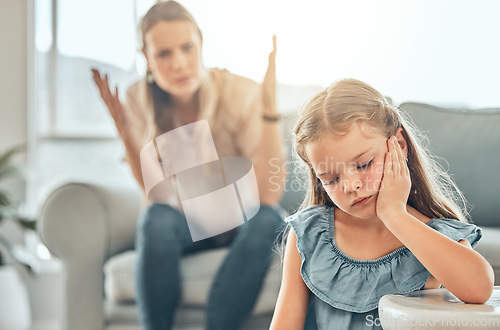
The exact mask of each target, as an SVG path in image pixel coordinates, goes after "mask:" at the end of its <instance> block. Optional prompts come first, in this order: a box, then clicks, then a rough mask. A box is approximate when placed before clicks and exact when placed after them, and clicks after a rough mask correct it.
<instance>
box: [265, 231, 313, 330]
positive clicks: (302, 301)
mask: <svg viewBox="0 0 500 330" xmlns="http://www.w3.org/2000/svg"><path fill="white" fill-rule="evenodd" d="M301 262H302V261H301V259H300V255H299V251H298V250H297V237H296V236H295V233H294V231H293V230H292V229H290V232H289V233H288V238H287V243H286V248H285V260H284V262H283V278H282V281H281V288H280V293H279V295H278V301H277V303H276V308H275V310H274V315H273V320H272V321H271V326H270V329H271V330H281V329H286V330H289V329H290V330H293V329H300V330H302V329H304V324H305V321H306V316H307V307H308V305H309V295H310V291H309V289H308V288H307V286H306V285H305V283H304V281H303V280H302V277H301V276H300V265H301Z"/></svg>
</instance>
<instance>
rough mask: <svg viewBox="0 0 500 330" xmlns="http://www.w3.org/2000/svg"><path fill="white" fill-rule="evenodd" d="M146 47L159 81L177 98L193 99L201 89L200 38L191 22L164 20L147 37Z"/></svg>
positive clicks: (155, 77)
mask: <svg viewBox="0 0 500 330" xmlns="http://www.w3.org/2000/svg"><path fill="white" fill-rule="evenodd" d="M144 44H145V49H144V50H143V52H144V55H145V56H146V60H147V62H148V66H149V69H150V70H151V73H152V74H153V77H154V79H155V81H156V84H157V85H158V86H159V87H160V88H161V89H163V90H164V91H165V92H167V93H169V94H170V95H171V96H172V97H173V98H174V99H175V98H179V99H183V100H186V99H190V98H192V97H193V95H194V93H196V91H197V90H198V89H199V88H200V86H201V80H202V74H203V63H202V60H201V40H200V36H199V34H198V32H197V31H196V29H195V27H194V26H193V24H192V23H190V22H188V21H183V20H175V21H161V22H158V23H156V24H155V25H153V26H152V27H151V28H150V29H149V30H148V32H146V34H145V36H144Z"/></svg>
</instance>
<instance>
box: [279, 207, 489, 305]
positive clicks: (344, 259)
mask: <svg viewBox="0 0 500 330" xmlns="http://www.w3.org/2000/svg"><path fill="white" fill-rule="evenodd" d="M333 215H334V209H333V208H332V207H329V206H325V205H320V206H313V207H310V208H307V209H304V210H302V211H300V212H298V213H296V214H294V215H293V216H291V217H288V218H287V219H286V221H287V222H289V223H290V225H291V226H292V228H293V230H294V232H295V234H296V236H297V249H298V251H299V254H300V257H301V259H302V264H301V268H300V273H301V276H302V278H303V280H304V283H305V284H306V285H307V287H308V288H309V290H311V292H312V293H313V294H314V295H315V296H316V297H317V298H319V299H321V300H322V301H324V302H325V303H327V304H329V305H330V306H332V307H334V308H337V309H342V310H345V311H349V312H356V313H365V312H368V311H371V310H373V309H375V308H377V307H378V301H379V300H380V298H382V296H384V295H386V294H397V293H400V294H401V293H406V292H411V291H416V290H420V289H423V288H424V287H425V283H426V282H427V280H428V279H429V277H430V276H431V274H430V273H429V272H428V271H427V269H425V267H424V266H423V265H422V264H421V263H420V262H419V261H418V259H417V258H416V257H415V256H414V255H413V254H412V253H411V251H410V250H409V249H407V248H406V247H401V248H399V249H397V250H395V251H393V252H391V253H389V254H387V255H385V256H383V257H381V258H378V259H375V260H358V259H353V258H351V257H349V256H347V255H346V254H344V253H343V252H342V251H341V250H340V249H339V248H338V247H337V245H336V243H335V240H334V237H335V235H334V221H333V220H334V219H333ZM428 225H429V226H430V227H431V228H433V229H435V230H437V231H439V232H440V233H442V234H444V235H446V236H448V237H450V238H451V239H453V240H455V241H459V240H461V239H468V240H469V242H471V245H475V244H476V243H477V241H478V240H479V238H480V237H481V230H480V229H479V228H478V227H476V226H474V225H472V224H466V223H463V222H460V221H457V220H451V219H433V220H431V221H429V222H428Z"/></svg>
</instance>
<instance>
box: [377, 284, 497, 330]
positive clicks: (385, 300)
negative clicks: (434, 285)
mask: <svg viewBox="0 0 500 330" xmlns="http://www.w3.org/2000/svg"><path fill="white" fill-rule="evenodd" d="M378 308H379V317H380V323H381V325H382V328H383V329H384V330H409V329H483V330H487V329H488V330H489V329H500V286H496V287H495V288H494V290H493V294H492V295H491V298H490V299H489V300H488V301H487V302H486V303H484V304H466V303H463V302H461V301H460V300H458V299H457V298H456V297H455V296H454V295H452V294H451V293H450V292H449V291H448V290H446V289H432V290H422V291H415V292H410V293H407V294H403V295H386V296H384V297H382V299H380V302H379V307H378Z"/></svg>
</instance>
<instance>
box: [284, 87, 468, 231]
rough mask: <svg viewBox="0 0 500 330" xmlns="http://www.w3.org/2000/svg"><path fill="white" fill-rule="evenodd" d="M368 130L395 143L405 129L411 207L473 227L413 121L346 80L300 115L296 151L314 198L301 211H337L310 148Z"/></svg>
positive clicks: (375, 94)
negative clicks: (359, 128)
mask: <svg viewBox="0 0 500 330" xmlns="http://www.w3.org/2000/svg"><path fill="white" fill-rule="evenodd" d="M355 123H361V124H367V125H368V126H370V127H372V128H374V129H376V130H377V131H378V132H380V133H382V134H383V135H384V136H386V137H387V138H389V137H390V136H391V135H394V134H395V133H396V130H397V129H398V128H399V127H401V128H402V129H403V131H402V134H403V136H404V138H405V140H406V142H407V144H408V167H409V170H410V176H411V183H412V187H411V191H410V195H409V198H408V205H410V206H412V207H413V208H415V209H416V210H418V211H419V212H420V213H422V214H424V215H426V216H428V217H430V218H452V219H457V220H460V221H463V222H468V213H467V202H466V200H465V198H464V196H463V194H462V193H461V192H460V190H459V189H458V187H457V186H456V184H455V183H454V182H453V180H452V179H451V177H450V176H449V175H448V173H446V171H445V170H444V169H443V168H442V167H441V166H440V165H439V164H438V162H437V161H436V157H435V156H432V155H431V153H430V152H429V149H428V147H427V146H428V140H427V139H426V138H425V137H424V136H423V135H422V134H421V133H420V131H419V130H418V129H417V128H416V127H415V125H414V124H413V122H412V121H411V119H410V118H409V117H408V116H407V115H406V114H404V113H403V112H402V111H400V110H399V109H398V108H396V107H394V106H392V105H391V104H390V103H389V102H388V101H387V99H386V98H385V97H384V96H382V95H381V94H380V93H379V92H378V91H377V90H375V89H374V88H373V87H371V86H370V85H368V84H366V83H364V82H361V81H359V80H356V79H343V80H339V81H337V82H335V83H333V84H332V85H331V86H330V87H328V88H326V89H325V90H323V91H321V92H320V93H318V94H317V95H316V96H314V97H313V98H312V99H311V100H309V101H308V102H307V103H306V104H305V105H304V107H303V108H302V110H301V111H300V114H299V120H298V122H297V124H296V126H295V129H294V135H295V144H294V148H295V151H296V153H297V155H298V156H299V157H300V158H301V159H302V160H303V161H304V162H305V164H306V165H307V168H308V174H309V184H308V186H309V187H308V189H307V191H308V193H307V195H306V197H305V199H304V201H303V203H302V205H301V209H303V208H305V207H308V206H312V205H318V204H326V205H331V206H334V203H333V202H332V201H331V199H330V197H329V196H328V194H327V193H326V191H325V190H324V189H323V186H322V184H321V182H320V180H319V179H318V178H317V177H316V175H315V173H314V170H313V168H312V166H311V163H310V161H309V159H308V157H307V154H306V152H305V146H306V145H307V144H308V143H311V142H315V141H318V140H319V139H320V138H321V137H322V136H323V135H324V134H326V133H328V132H334V133H336V134H345V133H347V131H348V130H349V128H350V127H351V126H352V125H353V124H355Z"/></svg>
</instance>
